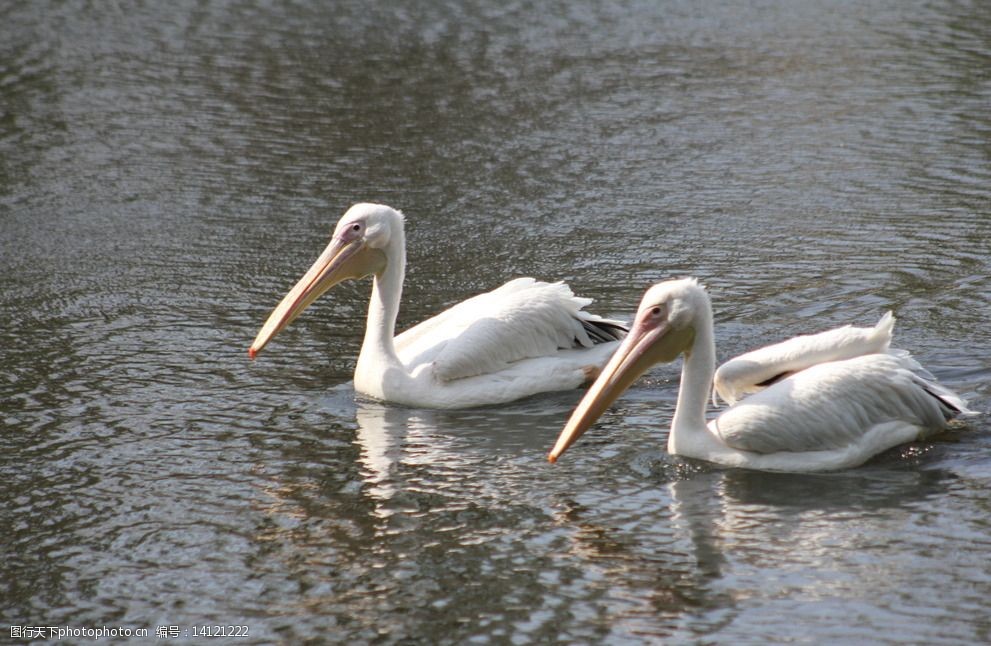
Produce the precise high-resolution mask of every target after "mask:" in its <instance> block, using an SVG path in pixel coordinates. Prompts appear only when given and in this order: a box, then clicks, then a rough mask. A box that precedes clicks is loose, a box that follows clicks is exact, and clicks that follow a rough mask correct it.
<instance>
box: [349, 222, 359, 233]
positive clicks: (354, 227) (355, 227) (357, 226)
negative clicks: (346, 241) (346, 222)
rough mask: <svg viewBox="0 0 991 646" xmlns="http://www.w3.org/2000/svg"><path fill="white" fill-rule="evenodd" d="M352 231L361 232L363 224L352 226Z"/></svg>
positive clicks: (357, 223) (356, 223)
mask: <svg viewBox="0 0 991 646" xmlns="http://www.w3.org/2000/svg"><path fill="white" fill-rule="evenodd" d="M351 230H352V231H361V223H360V222H355V223H354V224H352V225H351Z"/></svg>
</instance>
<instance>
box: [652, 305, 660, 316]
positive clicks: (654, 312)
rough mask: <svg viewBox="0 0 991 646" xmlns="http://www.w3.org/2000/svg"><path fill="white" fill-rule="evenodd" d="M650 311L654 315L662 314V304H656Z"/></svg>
mask: <svg viewBox="0 0 991 646" xmlns="http://www.w3.org/2000/svg"><path fill="white" fill-rule="evenodd" d="M650 313H651V314H653V315H654V316H660V315H661V306H660V305H655V306H654V307H653V309H651V310H650Z"/></svg>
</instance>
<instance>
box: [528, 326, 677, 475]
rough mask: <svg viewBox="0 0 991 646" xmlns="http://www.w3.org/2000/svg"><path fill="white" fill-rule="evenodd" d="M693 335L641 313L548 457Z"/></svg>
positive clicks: (564, 448) (561, 449) (672, 356)
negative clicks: (648, 370)
mask: <svg viewBox="0 0 991 646" xmlns="http://www.w3.org/2000/svg"><path fill="white" fill-rule="evenodd" d="M686 333H687V336H686ZM693 337H694V331H692V330H691V328H688V329H687V330H684V331H676V330H674V329H672V328H671V326H670V325H669V323H668V321H667V320H659V321H658V320H654V319H653V318H651V317H650V316H649V312H648V313H646V314H645V313H644V312H640V313H639V314H638V316H637V321H636V323H635V324H634V326H633V329H632V330H630V333H629V334H628V335H627V336H626V339H624V340H623V343H622V344H621V345H620V346H619V348H617V349H616V352H615V354H613V356H612V358H611V359H609V362H608V363H607V364H606V367H605V368H603V369H602V373H601V374H600V375H599V378H598V379H596V380H595V383H593V384H592V387H591V388H589V389H588V392H587V393H585V396H584V397H583V398H582V400H581V401H580V402H578V407H577V408H575V411H574V412H573V413H572V414H571V417H570V418H569V419H568V423H567V424H565V425H564V429H562V430H561V434H560V435H559V436H558V438H557V443H556V444H555V445H554V448H553V449H551V452H550V453H549V454H548V455H547V459H548V460H549V461H550V462H556V461H557V459H558V458H559V457H561V454H562V453H564V452H565V451H567V450H568V447H570V446H571V445H572V444H574V443H575V442H576V441H577V440H578V438H580V437H581V436H582V434H584V433H585V431H587V430H588V429H589V428H591V426H592V424H594V423H595V421H596V420H597V419H599V417H601V416H602V413H604V412H605V411H606V409H607V408H609V406H610V405H612V403H613V402H614V401H616V399H617V398H618V397H619V396H620V395H621V394H622V393H623V391H625V390H626V389H627V388H629V387H630V385H631V384H632V383H633V382H634V381H636V379H637V378H638V377H639V376H640V375H642V374H643V373H645V372H646V371H647V369H649V368H650V367H651V366H653V365H654V364H656V363H660V362H662V361H673V360H674V359H675V358H676V357H677V356H678V354H680V353H681V352H682V351H684V348H685V347H691V344H690V341H691V339H692V338H693ZM686 340H687V341H688V342H689V343H688V345H687V346H686V345H684V343H685V342H686Z"/></svg>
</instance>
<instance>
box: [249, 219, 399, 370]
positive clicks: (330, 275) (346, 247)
mask: <svg viewBox="0 0 991 646" xmlns="http://www.w3.org/2000/svg"><path fill="white" fill-rule="evenodd" d="M384 268H385V253H384V252H383V251H382V250H380V249H375V248H373V247H369V246H368V245H367V243H366V242H365V240H364V239H362V238H349V237H347V236H345V235H339V236H335V237H334V238H333V240H331V241H330V244H329V245H327V248H326V249H324V252H323V253H322V254H320V257H319V258H317V261H316V262H315V263H313V266H312V267H310V269H309V270H308V271H307V272H306V274H305V275H304V276H303V277H302V278H300V279H299V282H298V283H296V286H295V287H293V288H292V289H291V290H290V291H289V293H288V294H286V295H285V297H284V298H283V299H282V301H281V302H280V303H279V304H278V306H276V308H275V309H274V310H273V311H272V313H271V314H270V315H269V317H268V320H267V321H265V325H263V326H262V329H261V330H260V331H259V332H258V336H256V337H255V342H254V343H252V344H251V347H250V348H249V349H248V356H249V357H251V358H252V359H254V358H255V356H256V355H257V354H258V353H259V352H261V350H262V348H264V347H265V345H266V344H267V343H268V342H269V341H270V340H271V339H272V337H274V336H275V335H276V334H278V333H279V332H280V331H281V330H282V328H284V327H286V326H287V325H289V324H290V323H292V322H293V320H295V318H296V317H297V316H299V315H300V314H301V313H302V312H303V310H305V309H306V308H307V307H309V306H310V304H311V303H313V301H315V300H316V299H317V298H318V297H319V296H320V295H321V294H323V293H324V292H326V291H327V290H328V289H330V288H331V287H333V286H334V285H336V284H337V283H339V282H341V281H343V280H347V279H348V278H363V277H365V276H368V275H369V274H376V273H379V272H381V271H382V270H383V269H384Z"/></svg>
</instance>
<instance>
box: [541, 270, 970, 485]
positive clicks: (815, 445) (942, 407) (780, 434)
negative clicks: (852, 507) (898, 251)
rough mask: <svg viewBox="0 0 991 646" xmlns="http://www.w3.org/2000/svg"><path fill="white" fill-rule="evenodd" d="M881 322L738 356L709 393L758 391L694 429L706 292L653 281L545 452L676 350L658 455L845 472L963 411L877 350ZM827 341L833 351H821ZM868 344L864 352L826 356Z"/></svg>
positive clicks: (705, 383) (705, 347) (707, 331)
mask: <svg viewBox="0 0 991 646" xmlns="http://www.w3.org/2000/svg"><path fill="white" fill-rule="evenodd" d="M893 322H894V319H893V317H891V315H890V313H889V314H887V315H885V317H883V318H882V319H881V321H880V322H879V323H878V325H877V326H876V327H875V328H873V330H871V329H863V328H861V329H857V328H850V327H846V328H840V329H839V330H831V331H829V332H824V333H822V334H819V335H813V336H810V337H799V338H798V339H792V340H790V341H786V342H784V343H781V344H777V345H776V346H771V347H769V348H765V349H763V350H758V351H755V352H753V353H748V354H747V355H743V357H741V358H738V359H735V360H734V361H735V362H739V361H740V359H745V358H746V359H745V361H743V362H740V363H737V364H736V365H735V366H733V365H732V364H733V362H729V363H730V364H731V365H730V369H729V370H728V371H727V372H726V373H725V374H724V375H723V379H722V380H721V381H722V382H723V385H724V386H726V384H727V383H729V384H731V387H727V390H726V393H725V394H722V395H721V396H723V397H724V398H725V399H735V398H736V396H737V394H738V393H740V392H747V391H751V390H755V389H759V392H756V393H755V394H753V395H751V396H749V397H747V398H746V399H743V400H742V401H740V402H738V403H736V404H735V405H734V406H732V407H731V408H729V409H728V410H726V411H725V412H723V413H722V414H721V415H719V416H718V417H717V418H716V419H714V420H713V421H711V422H708V423H706V419H705V408H706V404H707V401H708V398H709V388H710V387H711V384H712V382H713V373H714V370H715V342H714V337H713V326H712V307H711V304H710V302H709V296H708V294H707V293H706V291H705V289H703V288H702V287H701V286H700V285H698V283H697V282H696V281H695V280H694V279H685V280H677V281H668V282H665V283H660V284H658V285H655V286H654V287H652V288H650V289H649V290H648V291H647V293H646V294H645V295H644V298H643V300H642V302H641V304H640V308H639V310H638V312H637V317H636V319H635V321H634V325H633V327H632V329H631V330H630V333H629V335H628V336H627V338H626V340H625V341H624V342H623V343H622V345H621V346H620V348H619V349H618V350H617V351H616V354H615V355H614V356H613V358H612V359H611V360H610V361H609V363H608V364H607V365H606V367H605V368H604V369H603V371H602V374H601V375H600V376H599V378H598V379H597V380H596V382H595V384H593V385H592V387H591V388H590V389H589V392H588V393H587V394H586V396H585V397H584V399H582V401H581V402H580V403H579V405H578V407H577V408H576V410H575V412H574V414H573V415H572V416H571V419H569V420H568V423H567V425H565V427H564V429H563V430H562V432H561V436H560V437H559V438H558V442H557V444H556V445H555V447H554V449H553V450H552V451H551V453H550V456H549V457H550V459H551V460H552V461H553V460H556V459H557V457H558V456H560V455H561V453H563V452H564V451H565V450H566V449H567V448H568V447H569V446H570V445H571V444H572V443H573V442H574V441H575V440H577V439H578V437H579V436H580V435H581V434H582V433H584V432H585V430H586V429H587V428H588V427H589V426H591V424H592V423H594V421H595V420H596V419H597V418H598V417H599V416H600V415H601V414H602V412H603V411H604V410H605V409H606V407H608V405H609V404H610V403H612V401H614V400H615V399H616V397H618V396H619V394H620V393H621V392H622V391H623V390H625V389H626V388H627V387H628V386H629V385H630V384H631V383H632V382H633V381H634V380H635V379H636V377H637V376H639V375H640V374H642V373H643V372H644V371H645V370H647V368H649V367H650V366H651V365H653V364H655V363H659V362H668V361H673V360H675V359H676V358H677V357H678V356H680V355H682V354H683V355H684V357H685V359H684V365H683V368H682V375H681V389H680V390H679V393H678V403H677V406H676V408H675V414H674V419H673V420H672V424H671V432H670V434H669V436H668V451H669V452H670V453H672V454H676V455H683V456H686V457H692V458H698V459H702V460H708V461H710V462H716V463H719V464H722V465H725V466H732V467H744V468H750V469H762V470H770V471H827V470H835V469H843V468H849V467H853V466H857V465H859V464H862V463H863V462H865V461H866V460H867V459H869V458H870V457H871V456H873V455H876V454H877V453H879V452H881V451H884V450H886V449H889V448H891V447H893V446H897V445H898V444H902V443H904V442H910V441H913V440H917V439H920V438H923V437H926V436H927V435H929V434H931V433H934V432H937V431H940V430H942V429H945V428H946V426H947V422H948V421H949V420H950V419H952V418H953V417H955V416H957V415H959V414H966V413H969V412H970V411H968V410H967V408H966V405H965V404H964V402H963V400H962V399H960V397H958V396H957V395H956V394H954V393H953V392H951V391H950V390H948V389H946V388H944V387H942V386H940V385H939V384H937V383H935V382H934V381H933V380H932V378H931V377H930V376H929V375H928V374H927V373H925V372H924V371H923V370H922V368H921V366H919V364H918V363H917V362H916V361H915V360H914V359H912V358H911V356H910V355H909V354H908V353H907V352H904V351H889V350H887V348H888V343H889V342H890V338H891V327H892V325H893ZM831 341H832V342H835V343H836V345H837V346H838V347H833V348H831V347H829V346H830V342H831ZM874 347H876V348H877V351H876V352H874V353H869V354H863V355H862V356H853V357H852V358H841V359H839V360H830V359H829V358H830V357H836V356H844V355H847V356H848V355H851V354H853V355H856V354H857V353H858V352H861V353H862V352H864V351H865V349H870V348H874ZM747 357H749V358H747ZM817 360H824V362H823V363H815V362H816V361H817ZM813 364H814V365H813ZM720 370H722V368H721V369H720ZM782 373H791V374H790V376H787V377H784V378H782V379H780V380H779V381H775V382H774V383H773V384H771V385H768V386H767V387H766V388H763V389H760V388H761V386H759V384H760V383H761V382H764V381H766V380H767V379H773V378H774V377H776V376H777V375H780V374H782ZM727 374H728V375H729V377H730V378H729V379H727ZM748 376H749V379H748ZM716 381H717V384H718V383H719V382H720V379H719V378H718V377H717V379H716Z"/></svg>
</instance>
